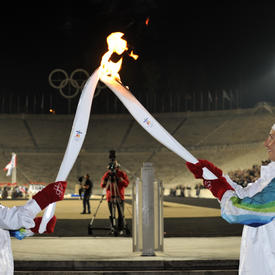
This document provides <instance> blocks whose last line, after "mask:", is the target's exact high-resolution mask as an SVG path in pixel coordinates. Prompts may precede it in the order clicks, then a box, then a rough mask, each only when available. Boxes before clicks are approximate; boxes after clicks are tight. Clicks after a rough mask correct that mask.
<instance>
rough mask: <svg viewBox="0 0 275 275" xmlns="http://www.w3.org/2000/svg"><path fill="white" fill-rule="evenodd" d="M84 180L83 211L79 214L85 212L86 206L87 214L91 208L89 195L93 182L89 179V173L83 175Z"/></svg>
mask: <svg viewBox="0 0 275 275" xmlns="http://www.w3.org/2000/svg"><path fill="white" fill-rule="evenodd" d="M85 178H86V181H85V184H84V185H83V188H84V190H85V191H84V197H83V212H81V214H86V206H87V207H88V214H91V208H90V197H91V195H92V190H93V182H92V181H91V180H90V176H89V174H86V176H85Z"/></svg>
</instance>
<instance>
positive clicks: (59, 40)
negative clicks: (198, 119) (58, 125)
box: [0, 0, 275, 102]
mask: <svg viewBox="0 0 275 275" xmlns="http://www.w3.org/2000/svg"><path fill="white" fill-rule="evenodd" d="M253 2H254V3H253V4H251V3H250V2H249V1H205V2H203V3H201V1H175V0H171V1H157V0H140V1H138V0H132V1H121V0H90V1H47V2H46V1H44V2H43V3H42V2H41V1H39V5H37V6H33V5H32V6H27V4H26V5H24V6H23V5H22V6H17V5H16V4H13V3H11V4H9V5H10V7H7V8H5V9H2V10H1V17H0V18H1V19H0V22H1V27H0V28H1V29H0V31H1V32H0V33H1V44H2V47H1V48H2V50H1V52H0V60H1V67H0V73H1V82H2V85H1V88H0V93H3V92H6V91H7V90H8V91H13V92H14V91H17V92H18V91H19V90H20V93H28V92H29V91H30V90H31V91H35V90H39V89H44V90H47V89H51V88H50V87H49V85H48V81H47V79H48V74H49V72H50V71H51V70H52V69H55V68H64V69H66V70H68V71H72V70H74V69H75V68H85V69H86V70H88V71H89V73H91V72H92V71H93V70H94V69H95V68H96V67H97V66H98V65H99V63H100V58H101V56H102V54H103V53H104V52H105V51H106V42H105V38H106V37H107V35H108V34H110V33H111V32H114V31H122V32H124V33H125V36H126V38H127V40H128V42H129V43H130V44H131V45H132V46H133V47H134V49H135V51H136V53H138V54H139V56H140V57H139V59H138V61H136V63H134V62H133V61H131V60H130V59H129V60H128V59H127V58H126V60H125V63H126V64H127V70H126V69H125V68H126V67H124V69H122V72H121V76H122V79H125V81H126V82H127V81H128V82H129V83H130V84H131V85H133V86H135V87H137V88H136V89H137V90H138V91H139V92H141V90H143V91H144V85H146V87H148V86H150V87H154V88H155V90H159V92H160V93H161V92H167V91H169V92H171V93H173V92H178V91H181V92H183V93H184V92H185V91H187V90H188V91H192V90H208V89H222V88H225V89H241V91H242V94H243V95H244V97H246V98H247V100H248V101H249V100H251V102H256V101H260V100H267V101H275V97H274V94H275V93H274V92H273V90H274V89H273V87H274V86H275V81H274V80H275V64H274V54H275V4H272V3H271V1H270V3H268V2H267V4H264V3H263V2H262V1H253ZM57 3H58V4H57ZM147 17H149V18H150V21H149V25H148V26H146V25H145V20H146V18H147ZM144 83H145V84H144ZM148 90H150V89H148ZM152 90H154V89H152ZM144 92H148V91H144ZM249 98H250V99H249ZM253 100H254V101H253Z"/></svg>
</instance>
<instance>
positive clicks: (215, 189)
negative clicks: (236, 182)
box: [186, 160, 234, 200]
mask: <svg viewBox="0 0 275 275" xmlns="http://www.w3.org/2000/svg"><path fill="white" fill-rule="evenodd" d="M186 166H187V168H188V169H189V170H190V171H191V172H192V173H193V174H194V176H195V178H197V179H203V177H202V174H203V170H202V168H203V167H206V168H207V169H208V170H210V171H211V172H212V173H213V174H214V175H215V176H216V177H217V179H215V180H206V179H203V185H204V187H205V188H207V189H209V190H210V191H211V193H212V194H213V196H214V197H216V198H217V199H219V200H221V199H222V196H223V194H224V193H225V192H226V191H227V190H234V189H233V188H232V187H231V185H230V184H229V183H228V182H227V180H226V179H225V178H224V177H223V176H222V174H223V173H222V170H221V169H219V168H218V167H216V166H215V165H214V164H213V163H211V162H209V161H207V160H199V162H198V163H196V164H193V163H191V162H186Z"/></svg>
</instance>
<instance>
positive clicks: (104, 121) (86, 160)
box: [0, 109, 275, 193]
mask: <svg viewBox="0 0 275 275" xmlns="http://www.w3.org/2000/svg"><path fill="white" fill-rule="evenodd" d="M153 116H154V117H155V118H156V119H157V120H158V121H159V122H160V124H161V125H162V126H163V127H164V128H165V129H166V130H168V132H170V133H171V134H172V135H174V137H175V138H176V139H177V140H178V141H179V142H180V143H181V144H182V145H183V146H185V147H186V149H188V150H190V152H192V153H193V154H194V156H195V157H197V158H201V159H202V158H206V159H209V160H210V161H212V162H214V163H215V164H216V165H219V166H220V167H221V168H222V169H223V170H224V171H225V172H228V171H230V170H232V169H238V168H243V169H244V168H248V167H251V166H252V165H253V164H255V163H260V162H261V160H263V159H265V158H266V152H265V149H264V147H263V141H264V139H265V137H266V135H267V133H268V132H269V130H270V127H271V126H272V125H273V123H275V119H274V115H273V114H271V113H269V112H261V113H258V112H257V113H256V112H255V111H254V109H243V110H226V111H209V112H194V113H192V112H187V113H162V114H153ZM73 118H74V117H73V116H72V115H67V116H66V115H26V114H25V115H24V114H22V115H7V114H1V115H0V127H1V133H2V135H1V136H0V146H1V147H0V150H1V152H2V154H1V158H0V165H1V167H3V168H4V167H5V165H6V164H7V163H8V162H9V160H10V157H11V153H12V152H15V153H17V182H18V183H19V184H24V183H28V182H45V183H48V182H52V181H54V180H55V177H56V175H57V173H58V169H59V166H60V163H61V161H62V158H63V155H64V152H65V149H66V146H67V142H68V139H69V136H70V131H71V127H72V123H73ZM112 149H114V150H116V155H117V159H118V161H119V163H120V164H121V166H122V168H123V169H125V170H126V171H127V172H128V174H129V177H130V179H131V181H132V182H133V181H134V178H135V177H136V176H139V175H140V169H141V167H142V164H143V162H153V164H154V167H155V171H156V176H157V177H158V178H159V179H161V180H162V181H163V183H164V185H165V186H166V187H168V188H169V186H175V185H178V184H181V185H185V184H195V183H196V182H197V181H196V180H194V179H193V178H192V176H191V175H190V173H189V172H188V171H187V169H186V168H185V162H184V161H183V160H182V159H181V158H180V157H178V156H177V155H176V154H175V153H173V152H171V151H169V150H168V149H166V148H165V147H164V146H162V145H161V144H160V143H159V142H158V141H156V140H155V139H154V138H153V137H152V136H151V135H150V134H148V133H147V132H146V131H145V130H144V129H143V128H142V127H141V126H140V125H139V124H138V123H137V122H136V121H135V120H134V119H133V118H132V116H131V115H129V114H119V115H93V114H92V115H91V117H90V122H89V127H88V131H87V135H86V139H85V141H84V144H83V148H82V150H81V152H80V155H79V157H78V159H77V161H76V163H75V165H74V167H73V169H72V171H71V173H70V175H69V178H68V182H69V186H68V190H71V191H74V185H75V184H76V183H77V180H78V177H79V176H81V175H84V174H85V173H89V174H90V175H91V178H92V180H93V181H94V183H95V192H97V193H99V192H101V190H100V187H99V183H100V178H101V176H102V175H103V173H104V172H105V170H106V167H107V165H108V162H109V158H108V157H109V150H112ZM9 180H10V179H9V178H7V177H6V175H5V172H4V171H3V172H2V173H0V182H8V181H9Z"/></svg>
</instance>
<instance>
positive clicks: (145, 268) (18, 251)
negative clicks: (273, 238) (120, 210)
mask: <svg viewBox="0 0 275 275" xmlns="http://www.w3.org/2000/svg"><path fill="white" fill-rule="evenodd" d="M239 246H240V237H222V238H167V239H166V238H165V239H164V252H156V256H146V257H144V256H142V253H141V252H133V250H132V239H131V238H120V237H117V238H103V237H95V238H87V237H77V238H75V237H69V238H66V237H65V238H64V237H62V238H60V237H57V238H55V237H47V238H41V237H32V238H28V239H26V240H22V241H19V240H16V239H13V240H12V247H13V253H14V259H15V271H16V272H15V274H16V275H17V274H18V275H19V274H28V275H30V274H36V275H37V274H43V275H44V274H47V275H49V274H94V273H95V272H96V274H109V273H112V274H145V273H146V274H147V273H148V274H149V273H150V274H151V275H152V274H159V273H160V272H161V273H165V274H175V273H177V274H189V275H190V274H193V275H195V274H223V275H225V274H230V275H232V274H234V275H235V274H237V269H238V258H239ZM24 271H25V272H24ZM40 272H41V273H40ZM54 272H57V273H54ZM59 272H60V273H59ZM67 272H69V273H67ZM82 272H83V273H82ZM86 272H88V273H86ZM195 272H196V273H195ZM212 272H215V273H212Z"/></svg>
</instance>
